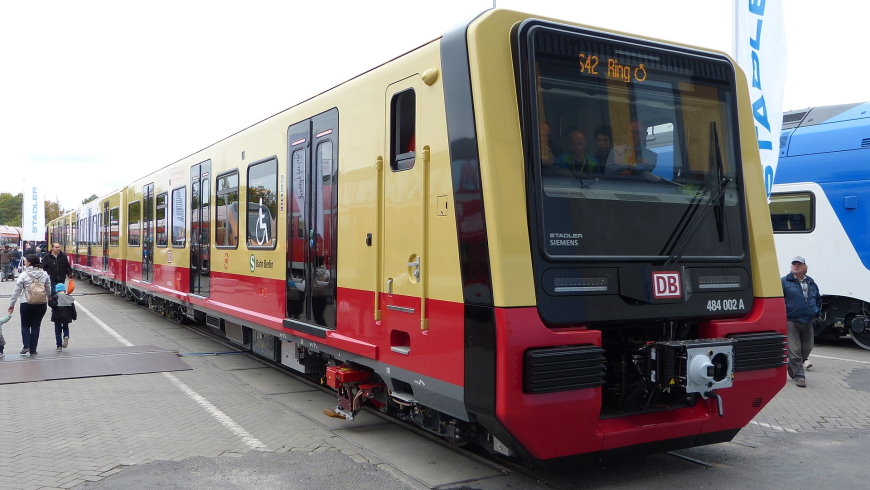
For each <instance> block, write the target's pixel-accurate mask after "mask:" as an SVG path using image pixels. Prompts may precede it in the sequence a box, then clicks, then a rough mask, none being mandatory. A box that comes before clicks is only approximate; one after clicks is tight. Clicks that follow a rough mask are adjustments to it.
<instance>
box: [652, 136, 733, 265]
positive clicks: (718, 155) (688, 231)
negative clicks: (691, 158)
mask: <svg viewBox="0 0 870 490" xmlns="http://www.w3.org/2000/svg"><path fill="white" fill-rule="evenodd" d="M710 164H711V165H710V166H711V167H715V169H716V182H717V183H716V184H715V187H714V188H713V189H711V190H710V195H709V196H707V198H706V199H703V200H702V199H701V197H700V193H699V194H698V196H697V197H696V199H695V200H693V201H692V203H691V204H689V208H688V209H686V212H685V214H683V217H682V219H680V221H681V222H682V223H685V225H684V226H682V227H679V226H678V231H677V233H676V235H675V239H674V240H673V245H672V246H671V247H670V253H669V254H668V258H667V260H665V262H664V265H671V264H673V263H676V262H677V261H678V260H680V258H681V257H682V256H683V253H684V252H685V250H686V247H687V246H688V245H689V242H690V241H691V239H692V237H694V236H695V233H697V231H698V230H699V229H700V228H701V223H703V222H704V219H705V218H706V217H707V211H708V210H709V209H710V208H711V204H713V203H716V205H715V209H714V211H715V218H716V230H717V232H718V235H719V241H720V242H722V241H724V240H725V189H726V188H727V187H728V184H730V183H731V182H732V181H733V180H734V179H732V178H730V177H727V176H725V175H724V174H725V171H724V168H723V164H722V151H721V148H719V134H718V133H717V132H716V122H715V121H714V122H711V123H710Z"/></svg>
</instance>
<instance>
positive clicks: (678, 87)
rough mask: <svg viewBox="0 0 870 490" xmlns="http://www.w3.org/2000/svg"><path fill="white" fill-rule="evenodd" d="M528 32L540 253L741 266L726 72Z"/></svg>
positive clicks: (638, 48) (606, 43) (687, 60)
mask: <svg viewBox="0 0 870 490" xmlns="http://www.w3.org/2000/svg"><path fill="white" fill-rule="evenodd" d="M525 32H527V37H526V38H525V40H524V42H525V43H527V44H526V48H527V60H528V62H527V63H525V64H524V65H523V64H521V66H525V67H527V68H525V70H526V72H527V73H525V74H524V75H523V81H524V83H523V85H524V86H525V87H529V88H530V89H526V93H525V97H524V105H525V107H524V110H525V112H526V119H525V121H526V124H530V125H531V127H532V128H533V129H532V131H529V133H530V135H531V136H530V139H528V140H527V142H529V143H531V145H530V148H532V150H531V151H533V152H534V155H533V157H532V158H530V161H531V162H532V172H533V175H534V178H533V179H532V180H533V182H535V184H533V185H534V186H536V187H537V188H535V189H533V191H534V192H533V193H532V194H533V195H534V196H535V199H536V200H537V203H536V204H537V205H536V206H535V208H537V209H538V221H539V227H540V233H541V234H542V237H541V238H542V245H543V247H542V249H543V251H544V253H545V254H546V255H547V256H548V257H550V258H559V257H565V258H574V257H577V256H583V257H584V258H588V259H593V260H594V259H596V258H598V259H601V260H612V259H614V258H617V257H618V258H620V259H621V260H622V259H629V260H630V259H635V260H653V261H656V260H664V261H666V262H677V261H681V260H702V261H704V260H723V259H724V260H728V259H734V260H736V259H739V258H742V257H743V247H744V236H743V231H742V230H743V229H744V227H743V226H742V223H743V216H744V214H743V211H742V209H741V205H740V203H741V202H742V199H741V193H742V190H741V185H742V184H741V183H740V182H739V179H738V176H739V175H740V174H739V165H740V162H739V158H738V155H739V148H738V146H737V132H736V126H735V121H734V117H735V115H734V114H735V112H734V101H735V94H734V90H735V89H734V84H733V80H734V71H733V69H732V67H731V66H730V64H729V63H728V62H727V61H725V60H724V59H721V58H716V57H712V56H710V55H706V54H703V53H698V52H694V51H687V50H680V49H676V48H668V49H664V48H663V47H654V46H652V45H645V44H638V43H636V42H633V43H628V42H623V41H621V40H620V39H619V38H605V37H603V36H602V35H600V34H597V33H591V32H586V31H573V30H571V31H569V30H567V29H563V28H555V27H548V26H537V27H534V28H532V29H528V30H527V31H525Z"/></svg>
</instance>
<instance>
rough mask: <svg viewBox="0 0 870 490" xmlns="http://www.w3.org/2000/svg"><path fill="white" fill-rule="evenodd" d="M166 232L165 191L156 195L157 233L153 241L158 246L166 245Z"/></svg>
mask: <svg viewBox="0 0 870 490" xmlns="http://www.w3.org/2000/svg"><path fill="white" fill-rule="evenodd" d="M167 241H168V240H167V234H166V193H165V192H164V193H163V194H160V195H158V196H157V234H156V236H155V239H154V242H155V244H156V245H157V246H158V247H165V246H166V245H167Z"/></svg>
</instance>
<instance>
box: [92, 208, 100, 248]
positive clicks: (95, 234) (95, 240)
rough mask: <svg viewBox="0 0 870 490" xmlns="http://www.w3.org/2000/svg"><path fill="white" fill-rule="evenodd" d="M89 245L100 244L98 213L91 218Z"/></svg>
mask: <svg viewBox="0 0 870 490" xmlns="http://www.w3.org/2000/svg"><path fill="white" fill-rule="evenodd" d="M91 231H92V233H91V245H99V244H100V213H97V214H95V215H94V216H93V217H92V218H91Z"/></svg>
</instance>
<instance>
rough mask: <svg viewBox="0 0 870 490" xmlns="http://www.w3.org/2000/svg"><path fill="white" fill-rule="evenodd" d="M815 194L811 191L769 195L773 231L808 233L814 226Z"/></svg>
mask: <svg viewBox="0 0 870 490" xmlns="http://www.w3.org/2000/svg"><path fill="white" fill-rule="evenodd" d="M815 209H816V206H815V196H813V193H811V192H789V193H780V194H771V195H770V222H771V225H773V232H774V233H810V232H812V231H813V229H814V228H815Z"/></svg>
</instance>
